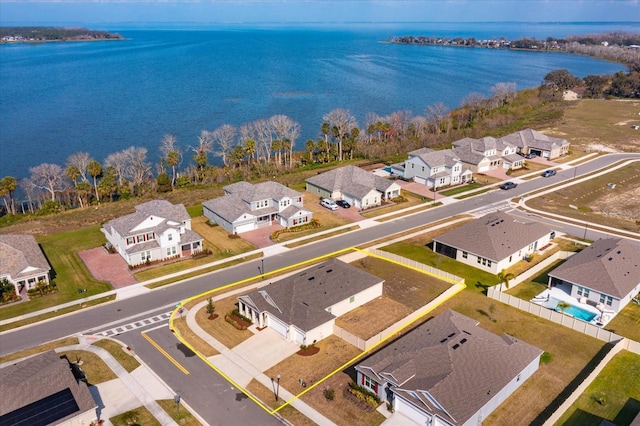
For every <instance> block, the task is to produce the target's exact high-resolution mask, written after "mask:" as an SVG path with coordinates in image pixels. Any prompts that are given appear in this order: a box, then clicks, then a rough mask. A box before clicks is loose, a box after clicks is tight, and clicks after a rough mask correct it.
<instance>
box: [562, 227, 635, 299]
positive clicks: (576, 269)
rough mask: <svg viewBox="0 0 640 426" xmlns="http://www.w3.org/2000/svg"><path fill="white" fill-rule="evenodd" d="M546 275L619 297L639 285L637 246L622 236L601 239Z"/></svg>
mask: <svg viewBox="0 0 640 426" xmlns="http://www.w3.org/2000/svg"><path fill="white" fill-rule="evenodd" d="M549 276H551V277H555V278H558V279H561V280H564V281H568V282H570V283H573V284H578V285H580V286H582V287H587V288H590V289H592V290H596V291H598V292H600V293H605V294H607V295H609V296H613V297H616V298H618V299H621V298H623V297H625V296H627V295H628V294H629V293H630V292H631V291H632V290H633V289H634V288H635V287H636V286H637V285H638V284H640V247H638V246H636V245H633V244H631V243H630V242H629V241H627V240H625V239H623V238H606V239H601V240H598V241H596V242H594V243H593V244H591V245H590V246H589V247H587V248H585V249H583V250H582V251H581V252H579V253H576V254H575V255H573V256H571V257H570V258H569V259H567V261H566V262H564V263H563V264H562V265H560V266H558V267H557V268H555V269H554V270H553V271H551V272H549Z"/></svg>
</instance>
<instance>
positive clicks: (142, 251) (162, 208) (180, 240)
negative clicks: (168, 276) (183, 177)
mask: <svg viewBox="0 0 640 426" xmlns="http://www.w3.org/2000/svg"><path fill="white" fill-rule="evenodd" d="M135 209H136V212H135V213H132V214H129V215H126V216H122V217H119V218H116V219H113V220H110V221H109V222H107V223H106V224H105V225H104V226H103V227H102V232H103V233H104V235H105V236H106V237H107V240H108V241H109V243H110V244H111V245H112V246H113V248H114V249H116V250H117V251H118V253H120V255H121V256H122V257H123V258H124V260H125V261H126V262H127V263H128V264H129V265H139V264H143V263H145V262H147V261H152V260H153V261H156V260H165V259H171V258H177V257H185V256H189V255H191V253H194V252H199V251H201V250H202V237H201V236H200V235H198V234H197V233H195V232H194V231H192V230H191V217H190V216H189V213H188V212H187V209H185V207H184V205H182V204H171V203H170V202H168V201H166V200H153V201H148V202H146V203H143V204H138V205H137V206H136V207H135Z"/></svg>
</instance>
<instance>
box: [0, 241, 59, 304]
mask: <svg viewBox="0 0 640 426" xmlns="http://www.w3.org/2000/svg"><path fill="white" fill-rule="evenodd" d="M0 259H2V261H1V262H0V279H2V278H6V279H7V280H8V281H9V282H10V283H12V284H13V285H14V286H15V289H16V293H17V294H18V295H19V294H20V292H21V291H22V290H23V289H25V288H26V289H27V290H30V289H32V288H35V286H36V284H37V283H38V282H40V281H44V282H46V283H47V284H48V283H49V279H50V275H49V274H50V272H51V266H50V265H49V262H48V261H47V258H46V257H45V256H44V254H43V253H42V250H41V249H40V246H39V245H38V243H37V242H36V239H35V238H34V237H33V235H17V234H4V235H0Z"/></svg>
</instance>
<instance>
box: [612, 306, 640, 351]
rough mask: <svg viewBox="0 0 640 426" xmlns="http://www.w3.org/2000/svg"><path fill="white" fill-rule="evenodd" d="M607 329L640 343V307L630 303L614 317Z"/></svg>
mask: <svg viewBox="0 0 640 426" xmlns="http://www.w3.org/2000/svg"><path fill="white" fill-rule="evenodd" d="M605 329H606V330H609V331H612V332H614V333H616V334H619V335H621V336H624V337H628V338H629V339H631V340H635V341H636V342H640V305H638V304H636V303H633V302H631V303H629V304H628V305H627V306H625V307H624V309H623V310H622V311H620V313H618V314H617V315H616V316H615V317H613V319H612V320H611V322H610V323H609V324H607V325H606V327H605Z"/></svg>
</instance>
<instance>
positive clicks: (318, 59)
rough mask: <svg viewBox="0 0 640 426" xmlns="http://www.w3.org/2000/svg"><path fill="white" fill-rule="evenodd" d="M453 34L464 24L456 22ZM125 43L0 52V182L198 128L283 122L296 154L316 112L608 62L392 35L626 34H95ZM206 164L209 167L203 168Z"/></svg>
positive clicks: (378, 29)
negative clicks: (297, 129)
mask: <svg viewBox="0 0 640 426" xmlns="http://www.w3.org/2000/svg"><path fill="white" fill-rule="evenodd" d="M461 25H464V26H463V27H462V26H461ZM105 29H107V30H109V31H112V32H119V33H120V34H122V35H123V36H124V37H126V38H127V40H125V41H112V42H90V43H89V42H80V43H47V44H15V45H2V46H0V177H1V176H6V175H12V176H16V177H18V178H21V177H26V176H28V174H29V173H28V168H29V167H32V166H35V165H38V164H41V163H44V162H50V163H57V164H60V165H62V166H64V164H65V163H66V158H67V157H68V156H69V155H70V154H72V153H75V152H78V151H88V152H89V153H90V154H91V155H92V156H93V157H94V158H95V159H97V160H98V161H103V160H104V158H105V157H106V156H107V155H108V154H110V153H112V152H115V151H118V150H122V149H125V148H127V147H129V146H144V147H147V148H148V150H149V159H150V161H153V162H155V161H157V159H158V154H157V147H158V145H159V143H160V140H161V139H162V136H163V135H165V134H167V133H171V134H173V135H175V136H177V138H178V144H179V145H180V146H181V147H182V149H183V150H185V151H186V150H187V147H188V146H189V145H194V144H196V143H197V140H198V135H199V134H200V132H201V130H204V129H206V130H213V129H215V128H216V127H218V126H220V125H222V124H231V125H233V126H236V127H239V126H240V125H242V124H244V123H248V122H250V121H252V120H255V119H259V118H268V117H270V116H272V115H275V114H286V115H288V116H289V117H291V118H292V119H294V120H295V121H297V122H298V123H300V124H301V126H302V130H301V135H300V138H299V139H298V140H297V141H296V142H297V147H298V148H299V149H300V147H302V146H303V144H304V141H305V140H306V139H309V138H313V139H316V138H317V137H318V136H319V129H320V125H321V124H322V116H323V115H324V114H326V113H327V112H329V111H330V110H332V109H334V108H346V109H348V110H350V111H351V112H352V113H353V114H354V116H355V117H356V118H357V120H358V122H359V123H360V124H361V125H362V124H363V123H364V121H365V117H366V115H367V113H369V112H374V113H376V114H379V115H388V114H390V113H392V112H394V111H398V110H409V111H411V112H412V113H413V114H414V115H424V111H425V109H426V107H427V106H429V105H434V104H436V103H438V102H442V103H444V104H445V105H446V106H447V107H449V108H451V109H453V108H456V107H457V106H459V105H460V101H461V100H462V99H463V98H465V97H466V96H467V95H468V94H469V93H471V92H478V93H482V94H484V95H485V96H489V95H490V94H491V87H492V86H493V85H495V84H496V83H500V82H515V83H516V88H517V90H521V89H524V88H528V87H534V86H537V85H539V84H540V82H541V81H542V78H543V77H544V76H545V75H546V74H547V73H548V72H550V71H552V70H555V69H567V70H569V71H570V72H571V73H573V74H574V75H577V76H580V77H583V76H586V75H591V74H611V73H614V72H617V71H620V70H625V69H626V68H625V67H623V66H622V65H620V64H616V63H611V62H607V61H602V60H596V59H593V58H589V57H585V56H577V55H565V54H558V53H542V52H520V51H513V52H511V51H504V50H489V49H466V48H455V47H426V46H408V45H397V44H389V43H383V42H381V41H383V40H386V39H388V37H389V36H391V35H407V34H412V35H428V36H430V35H440V36H446V37H455V36H462V37H470V36H472V37H476V38H493V37H500V36H504V37H507V38H511V39H515V38H519V37H523V36H530V37H536V38H546V37H547V36H554V37H563V36H566V35H570V34H586V33H597V32H603V31H606V30H627V31H632V30H634V29H635V28H633V26H632V25H631V24H598V23H595V24H522V23H511V24H510V23H497V24H410V25H404V26H403V25H400V24H379V25H350V26H345V25H343V26H330V25H329V26H327V25H325V26H300V27H295V28H294V27H289V28H284V27H277V26H272V27H270V26H263V27H251V28H248V27H244V26H223V27H216V28H211V27H208V28H202V27H200V28H194V27H191V28H186V27H178V28H176V27H174V28H171V29H170V30H167V29H162V30H160V29H157V30H149V29H145V30H140V29H136V28H135V27H128V28H127V27H123V28H121V29H119V28H105ZM215 161H216V160H215V159H214V158H210V162H214V163H215Z"/></svg>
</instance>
